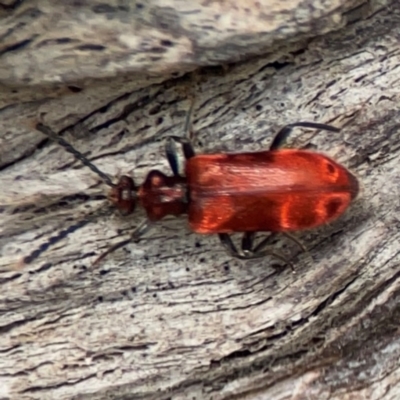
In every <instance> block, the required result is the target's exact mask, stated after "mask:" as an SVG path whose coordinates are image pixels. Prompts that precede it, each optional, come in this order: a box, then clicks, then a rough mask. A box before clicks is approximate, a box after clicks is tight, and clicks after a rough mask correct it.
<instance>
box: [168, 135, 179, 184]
mask: <svg viewBox="0 0 400 400" xmlns="http://www.w3.org/2000/svg"><path fill="white" fill-rule="evenodd" d="M165 155H166V157H167V160H168V164H169V166H170V167H171V170H172V173H173V174H174V176H179V162H178V154H177V152H176V146H175V141H174V139H172V137H168V138H167V141H166V142H165Z"/></svg>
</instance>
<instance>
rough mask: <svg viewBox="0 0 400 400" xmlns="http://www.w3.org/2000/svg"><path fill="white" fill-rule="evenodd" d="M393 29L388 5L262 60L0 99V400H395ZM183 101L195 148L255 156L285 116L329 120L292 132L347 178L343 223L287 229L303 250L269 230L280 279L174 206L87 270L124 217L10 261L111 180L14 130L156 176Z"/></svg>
mask: <svg viewBox="0 0 400 400" xmlns="http://www.w3.org/2000/svg"><path fill="white" fill-rule="evenodd" d="M376 4H377V3H375V5H376ZM399 37H400V5H399V4H398V3H397V2H393V5H392V6H391V7H385V8H381V9H378V10H376V12H375V13H374V14H373V15H371V16H370V17H369V18H368V19H366V20H360V21H355V22H354V23H352V24H350V25H348V26H347V27H345V28H343V29H342V30H340V31H338V32H336V33H331V34H328V35H326V36H324V37H322V38H317V39H315V40H313V41H312V42H310V43H308V44H307V45H306V44H304V48H303V51H302V52H298V53H297V54H291V55H286V56H283V55H282V56H281V57H280V58H279V59H277V60H276V62H275V63H273V64H271V56H260V57H258V58H257V59H253V60H250V61H248V62H243V63H241V64H238V65H235V66H232V67H230V68H228V69H227V70H225V69H223V68H221V69H209V70H204V71H203V72H201V73H200V74H199V75H197V76H195V77H194V78H193V79H188V78H186V77H185V78H180V79H177V80H175V81H169V82H165V83H160V84H153V85H152V86H149V87H143V88H140V89H137V90H132V91H129V90H128V89H127V94H126V95H125V96H121V97H117V91H113V90H112V88H114V86H113V81H112V80H110V82H109V85H107V83H106V82H105V83H103V87H102V88H101V89H100V88H98V92H96V86H95V85H94V86H93V87H92V88H90V89H88V91H86V90H83V91H82V92H79V93H75V94H73V95H69V96H66V95H64V96H60V97H58V98H56V99H47V100H41V101H37V102H32V103H18V102H16V103H15V104H13V105H12V106H10V107H7V108H4V109H2V110H1V118H0V123H1V125H2V130H1V136H0V138H1V143H0V151H1V152H0V154H1V165H2V170H1V171H0V182H1V194H0V204H1V214H0V215H1V217H0V218H1V219H0V235H1V239H0V240H1V258H0V271H1V272H0V282H1V300H0V304H1V313H0V329H1V340H0V346H1V347H0V349H1V357H0V371H1V374H0V398H5V399H6V398H7V399H80V398H84V399H106V398H116V399H167V398H173V399H174V400H175V399H232V398H240V399H251V400H255V399H266V398H267V399H286V398H288V399H289V398H291V399H292V398H295V399H327V398H329V399H332V398H333V399H346V398H351V399H365V398H367V399H396V398H398V397H399V392H400V386H399V383H398V382H399V376H400V368H399V361H398V360H399V355H400V354H399V353H400V346H399V339H398V320H399V306H398V304H399V295H398V293H399V286H400V283H399V274H400V273H399V271H400V262H399V261H400V256H399V248H400V246H399V244H400V243H399V242H400V241H399V236H400V235H399V216H398V215H399V211H400V201H399V198H400V171H399V169H400V167H399V164H400V163H399V161H400V147H399V139H400V133H399V128H400V111H399V102H400V90H399V67H398V66H399V65H400V51H399V49H398V39H399ZM159 79H160V80H163V79H164V77H160V78H159ZM107 90H108V91H107ZM88 93H89V94H88ZM96 93H97V96H96V95H95V94H96ZM192 94H195V97H196V106H195V116H194V131H195V144H196V148H197V150H198V151H204V152H213V151H226V150H232V151H242V150H258V149H264V148H266V147H267V146H268V143H269V142H270V140H271V138H272V135H273V133H274V132H276V130H277V129H278V128H279V127H280V126H282V125H283V124H286V123H288V122H294V121H298V120H312V121H316V122H324V123H331V124H334V125H336V126H339V127H342V128H343V130H342V132H341V133H340V134H332V133H326V132H325V133H323V132H321V133H319V134H316V133H315V132H309V131H303V132H302V131H301V130H300V131H299V132H298V134H297V135H295V136H294V137H293V139H292V140H290V145H293V146H306V145H307V146H310V147H311V148H315V149H317V150H319V151H322V152H324V153H326V154H329V155H330V156H332V157H334V158H335V159H337V160H338V161H339V162H341V163H343V164H344V165H346V166H348V167H349V168H350V169H351V170H352V171H354V173H355V174H356V175H357V176H358V178H359V180H360V182H361V185H362V191H361V193H360V197H359V199H358V200H357V202H356V203H355V204H354V205H353V206H352V207H351V209H350V210H349V211H348V213H346V215H345V216H343V217H342V218H340V220H338V221H337V222H335V223H334V224H331V225H329V226H326V227H324V228H321V229H318V230H316V231H310V232H305V233H299V234H297V235H296V236H297V237H298V238H299V239H301V240H302V241H303V242H304V243H305V245H306V246H307V248H308V249H309V253H310V256H311V257H312V260H310V257H309V255H307V254H299V253H298V249H297V247H296V246H295V245H293V244H292V243H290V242H288V241H287V240H285V239H282V240H279V241H278V243H277V244H276V246H277V249H281V251H282V252H283V253H285V254H286V255H287V256H289V257H292V261H293V262H294V263H295V266H296V272H297V273H296V274H292V273H291V271H290V270H289V269H284V270H275V269H274V268H272V265H273V264H278V262H276V260H270V259H264V260H257V261H251V262H241V261H237V260H232V259H231V258H230V257H229V256H227V255H226V254H225V253H224V252H223V250H222V248H221V247H220V246H219V243H218V240H217V238H216V237H213V236H210V237H209V236H199V235H195V234H193V233H190V232H189V230H188V229H187V227H186V224H185V221H184V219H180V220H175V219H170V220H168V221H165V223H162V224H158V225H157V226H155V228H154V230H153V231H152V232H151V233H150V234H149V235H148V237H149V239H148V240H145V241H143V242H142V243H140V244H130V245H128V246H126V248H125V250H119V251H117V252H115V253H114V254H112V255H110V256H109V257H108V258H107V259H106V260H105V262H104V263H103V264H102V265H100V266H99V267H98V268H91V267H90V263H91V261H92V260H93V259H94V256H95V254H99V253H101V252H102V251H104V249H106V248H107V247H108V245H109V244H111V243H115V242H116V241H118V240H120V239H121V238H122V237H123V238H125V237H126V236H127V235H129V232H130V231H131V229H132V228H133V227H134V226H136V225H137V224H138V223H139V222H140V220H141V214H140V213H138V215H136V216H135V217H131V218H129V219H126V220H123V219H122V218H121V217H119V216H118V215H111V214H109V215H106V216H103V217H102V218H100V219H98V220H95V221H93V222H92V223H90V224H88V225H86V226H85V227H83V228H81V229H79V230H78V231H76V232H74V233H71V234H70V235H69V236H68V237H67V238H66V239H65V240H63V241H60V242H58V243H57V244H55V245H54V246H52V247H50V248H49V249H48V251H46V252H44V253H43V254H41V255H40V257H38V258H37V259H36V260H35V261H34V262H32V263H31V264H28V265H21V263H20V261H21V259H22V258H23V257H24V256H26V255H29V254H30V253H31V252H32V251H33V250H35V249H37V248H39V247H40V246H41V245H42V244H43V243H45V242H46V240H48V238H49V237H51V236H53V235H54V234H56V233H57V232H59V231H60V230H62V229H65V228H66V227H68V226H70V225H71V224H73V223H74V222H76V221H79V220H80V219H82V218H84V217H85V215H87V214H90V213H92V212H93V213H97V212H98V210H99V209H101V207H104V204H106V201H105V200H104V199H102V198H100V197H98V198H96V197H95V196H98V195H100V194H103V195H104V194H106V193H107V187H106V186H105V185H103V184H101V183H100V182H99V178H98V177H97V176H95V175H94V174H93V173H92V172H91V171H90V170H88V169H87V168H84V167H81V165H80V164H79V163H76V162H74V160H73V157H72V156H71V155H69V154H67V153H66V152H65V151H64V150H63V149H62V148H59V146H58V145H56V144H53V143H51V142H48V141H45V140H44V137H43V135H42V134H40V133H39V132H35V131H34V130H33V129H32V128H31V127H30V124H32V122H33V121H34V120H35V119H37V118H38V117H39V116H40V117H41V118H42V120H43V121H44V122H45V123H48V124H49V125H51V126H52V127H53V128H54V129H56V130H59V129H62V128H66V127H67V126H70V127H71V129H68V130H67V132H66V133H65V134H64V137H65V138H66V139H68V140H69V141H70V142H71V143H73V144H74V146H75V147H76V148H77V149H79V150H80V151H82V152H83V153H84V154H87V155H88V156H89V158H91V159H92V160H93V161H94V162H95V163H96V165H97V166H98V167H100V168H102V169H103V170H104V171H105V172H107V173H108V174H110V175H111V176H113V177H116V176H117V175H118V174H120V173H128V172H130V173H132V174H133V176H134V177H135V180H136V182H138V183H140V182H141V181H142V180H143V179H144V177H145V175H146V173H147V172H148V171H149V170H150V169H152V168H159V169H161V170H163V171H165V172H168V168H167V164H166V161H165V158H164V154H163V144H164V139H165V137H166V136H167V135H170V134H176V135H181V134H183V132H182V127H183V124H184V118H185V112H186V110H187V109H188V107H189V103H190V100H189V97H190V96H191V95H192ZM100 106H103V108H102V109H101V110H100V109H99V110H97V108H99V107H100ZM83 117H84V118H83ZM84 193H85V194H87V195H88V196H89V197H84V196H83V194H84ZM119 230H122V233H119Z"/></svg>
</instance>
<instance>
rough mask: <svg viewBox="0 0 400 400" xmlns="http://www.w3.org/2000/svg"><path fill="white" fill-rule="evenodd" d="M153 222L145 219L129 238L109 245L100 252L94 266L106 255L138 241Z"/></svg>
mask: <svg viewBox="0 0 400 400" xmlns="http://www.w3.org/2000/svg"><path fill="white" fill-rule="evenodd" d="M151 226H152V225H151V222H150V221H149V220H147V219H145V220H144V221H143V222H142V223H141V224H140V225H139V226H138V227H137V228H136V229H135V230H134V231H133V232H132V233H131V236H130V237H129V238H128V239H125V240H122V241H121V242H118V243H115V244H114V245H113V246H111V247H109V248H108V249H107V250H106V251H105V252H104V253H102V254H100V255H99V256H98V257H97V258H96V260H94V262H93V263H92V266H95V265H98V264H99V263H100V261H102V260H103V259H104V258H105V257H106V256H108V255H109V254H110V253H113V252H114V251H115V250H118V249H120V248H121V247H124V246H125V245H127V244H128V243H130V242H134V243H138V242H139V241H140V238H141V237H142V236H143V235H144V234H145V233H146V232H147V231H148V230H149V229H150V228H151Z"/></svg>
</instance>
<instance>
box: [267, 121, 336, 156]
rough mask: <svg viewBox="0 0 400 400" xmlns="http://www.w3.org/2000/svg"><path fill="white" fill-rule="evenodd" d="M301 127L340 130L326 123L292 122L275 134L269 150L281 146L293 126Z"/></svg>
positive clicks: (331, 130)
mask: <svg viewBox="0 0 400 400" xmlns="http://www.w3.org/2000/svg"><path fill="white" fill-rule="evenodd" d="M296 127H302V128H311V129H321V130H324V131H330V132H340V129H338V128H335V127H334V126H331V125H326V124H317V123H315V122H294V123H293V124H289V125H286V126H284V127H283V128H282V129H281V130H280V131H279V132H278V133H277V134H276V136H275V138H274V140H273V141H272V143H271V146H270V148H269V149H270V150H277V149H279V147H282V145H283V143H284V142H285V140H286V139H287V138H288V137H289V135H290V134H291V133H292V130H293V128H296Z"/></svg>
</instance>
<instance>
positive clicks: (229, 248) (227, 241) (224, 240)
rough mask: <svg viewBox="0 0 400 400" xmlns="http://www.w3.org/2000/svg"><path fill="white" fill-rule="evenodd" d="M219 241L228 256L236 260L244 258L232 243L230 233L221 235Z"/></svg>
mask: <svg viewBox="0 0 400 400" xmlns="http://www.w3.org/2000/svg"><path fill="white" fill-rule="evenodd" d="M218 237H219V240H220V242H221V244H222V246H223V247H224V249H225V250H226V252H227V253H228V254H230V255H231V256H233V257H236V258H242V255H241V254H240V253H239V252H238V250H237V248H236V246H235V244H234V243H233V241H232V238H231V236H230V235H229V234H228V233H219V234H218Z"/></svg>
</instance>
